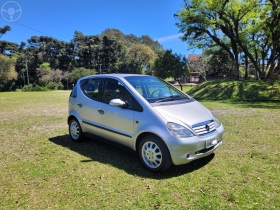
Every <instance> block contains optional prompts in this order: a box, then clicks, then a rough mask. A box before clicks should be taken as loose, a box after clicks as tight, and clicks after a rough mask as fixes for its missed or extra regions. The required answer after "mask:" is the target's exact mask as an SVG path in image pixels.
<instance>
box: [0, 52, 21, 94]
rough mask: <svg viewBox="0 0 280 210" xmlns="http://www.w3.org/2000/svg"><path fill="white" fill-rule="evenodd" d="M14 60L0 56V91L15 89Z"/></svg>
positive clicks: (15, 73)
mask: <svg viewBox="0 0 280 210" xmlns="http://www.w3.org/2000/svg"><path fill="white" fill-rule="evenodd" d="M14 64H15V59H14V58H9V57H7V56H5V55H0V90H1V91H4V90H12V89H15V84H12V83H11V81H14V80H15V79H16V78H17V72H16V71H15V68H14ZM13 86H14V87H13Z"/></svg>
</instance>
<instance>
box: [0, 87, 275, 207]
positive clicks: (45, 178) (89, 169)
mask: <svg viewBox="0 0 280 210" xmlns="http://www.w3.org/2000/svg"><path fill="white" fill-rule="evenodd" d="M69 93H70V92H69V91H56V92H32V93H23V92H16V93H0V114H1V118H0V165H1V173H0V193H1V197H0V206H1V207H0V209H172V210H173V209H279V208H280V176H279V174H280V170H279V169H280V164H279V152H280V144H279V142H280V129H279V125H280V105H279V103H276V102H275V103H243V102H239V103H229V102H228V103H222V102H206V101H205V102H203V104H204V105H205V106H206V107H208V108H209V109H210V110H212V111H213V112H214V113H215V114H216V115H217V116H218V118H219V119H220V120H221V121H222V123H223V124H224V126H225V135H224V144H223V145H222V146H221V147H220V148H219V149H218V150H217V151H216V152H215V154H214V155H211V156H210V157H207V158H204V159H201V160H198V161H195V162H192V163H190V164H188V165H183V166H176V167H175V166H173V167H171V169H170V170H168V171H166V172H165V173H164V174H154V173H151V172H149V171H147V170H146V169H144V168H143V166H142V165H141V163H140V161H139V159H138V158H137V156H136V155H135V154H133V153H129V152H127V151H124V150H121V149H118V148H115V147H113V146H110V145H107V144H104V143H102V142H98V141H96V140H93V139H91V140H90V139H88V140H86V141H84V142H82V143H73V142H71V141H70V140H69V136H68V127H67V122H66V119H67V109H68V95H69Z"/></svg>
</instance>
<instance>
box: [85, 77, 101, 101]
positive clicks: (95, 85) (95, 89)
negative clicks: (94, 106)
mask: <svg viewBox="0 0 280 210" xmlns="http://www.w3.org/2000/svg"><path fill="white" fill-rule="evenodd" d="M100 83H101V79H99V78H90V79H85V80H82V81H81V82H80V84H81V90H82V91H83V93H84V94H85V95H86V96H87V97H89V98H91V99H94V100H99V98H100V97H99V88H100Z"/></svg>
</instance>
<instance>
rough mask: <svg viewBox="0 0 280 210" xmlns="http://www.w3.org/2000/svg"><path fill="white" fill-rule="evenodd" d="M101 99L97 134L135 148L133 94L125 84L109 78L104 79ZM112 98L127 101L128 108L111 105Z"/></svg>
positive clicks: (97, 105)
mask: <svg viewBox="0 0 280 210" xmlns="http://www.w3.org/2000/svg"><path fill="white" fill-rule="evenodd" d="M103 87H104V88H103V91H102V93H101V101H100V102H97V104H96V108H97V110H96V112H97V119H96V122H97V124H96V134H97V135H99V136H101V137H103V138H106V139H109V140H111V141H114V142H117V143H120V144H122V145H125V146H127V147H130V148H133V145H132V138H133V135H134V134H133V127H134V121H133V117H134V111H133V109H132V107H133V104H132V101H133V100H132V95H131V94H130V93H129V91H128V90H127V89H126V88H125V87H124V85H123V84H122V83H121V82H120V81H118V80H115V79H111V78H108V79H106V80H105V81H104V85H103ZM112 99H121V100H123V101H127V103H128V104H129V106H128V107H127V108H121V107H115V106H110V105H109V102H110V100H112Z"/></svg>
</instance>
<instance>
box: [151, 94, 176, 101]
mask: <svg viewBox="0 0 280 210" xmlns="http://www.w3.org/2000/svg"><path fill="white" fill-rule="evenodd" d="M174 100H181V97H180V96H179V95H176V96H169V97H165V98H159V100H157V101H155V102H154V103H159V102H166V101H174Z"/></svg>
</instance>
